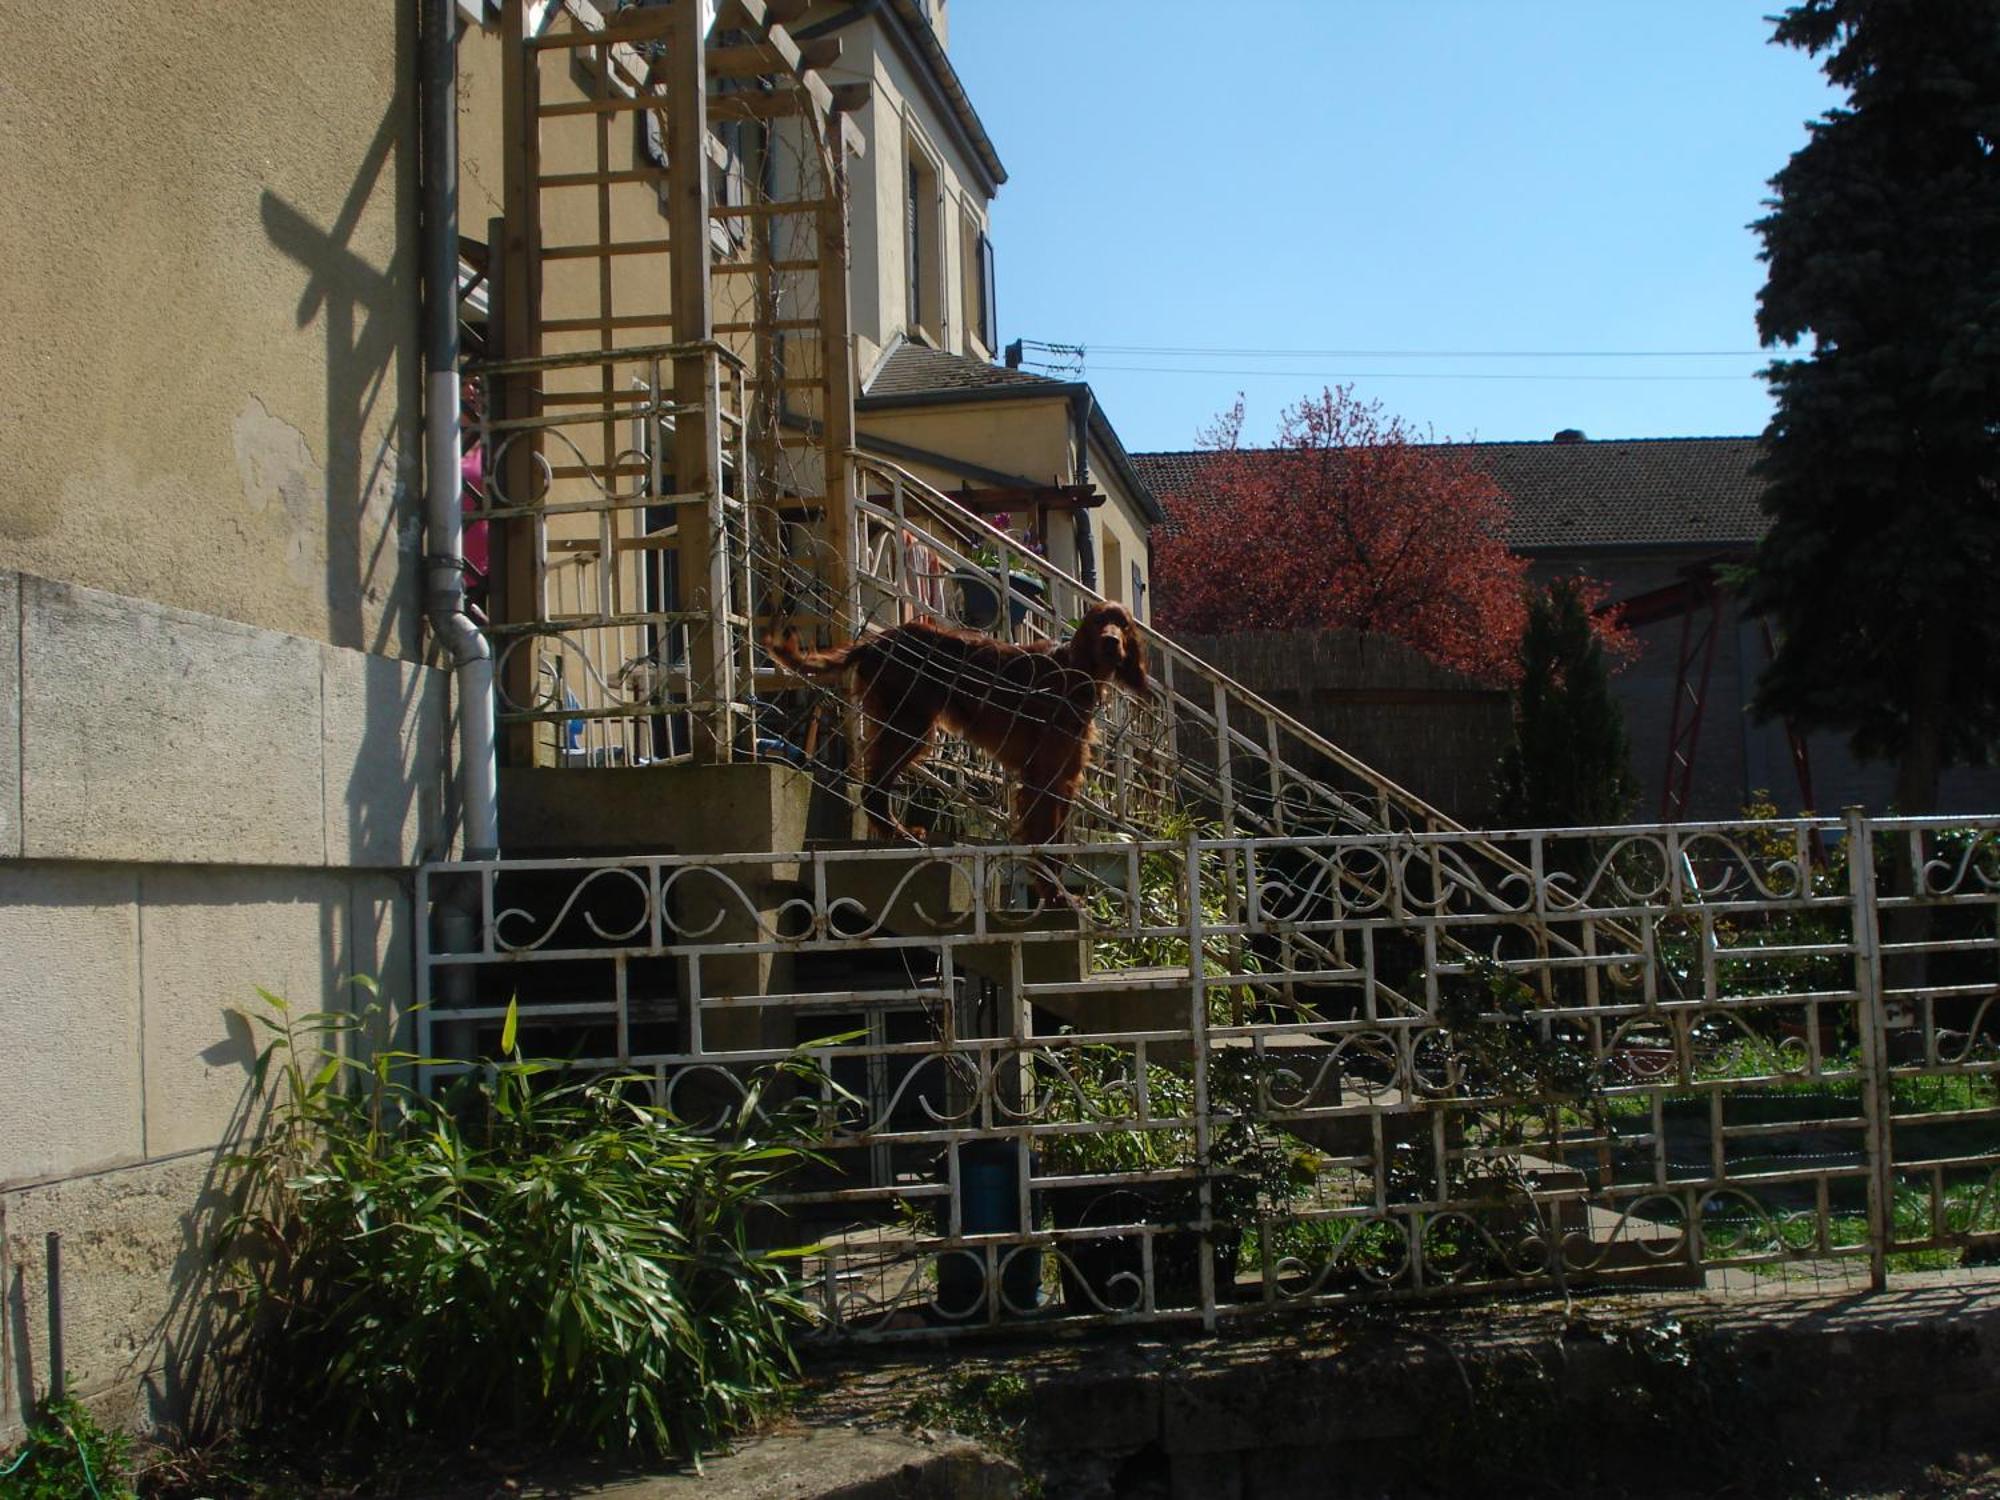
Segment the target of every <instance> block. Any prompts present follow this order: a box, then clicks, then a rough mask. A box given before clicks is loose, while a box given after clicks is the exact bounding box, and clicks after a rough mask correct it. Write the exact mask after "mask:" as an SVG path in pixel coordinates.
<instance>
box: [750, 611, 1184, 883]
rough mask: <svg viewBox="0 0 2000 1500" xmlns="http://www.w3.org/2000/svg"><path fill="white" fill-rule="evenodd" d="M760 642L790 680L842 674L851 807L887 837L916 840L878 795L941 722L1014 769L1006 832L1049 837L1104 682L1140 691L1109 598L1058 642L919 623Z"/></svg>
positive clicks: (1072, 792)
mask: <svg viewBox="0 0 2000 1500" xmlns="http://www.w3.org/2000/svg"><path fill="white" fill-rule="evenodd" d="M764 644H765V647H766V649H767V650H769V651H770V653H771V657H772V659H773V660H774V661H776V662H777V663H778V664H779V665H780V666H782V667H784V668H786V669H787V670H788V671H791V672H795V673H797V674H798V675H799V676H801V677H826V676H831V675H833V674H835V673H841V672H851V673H852V674H853V677H852V681H851V685H850V689H849V691H850V694H851V696H852V697H853V698H854V699H855V700H856V701H857V702H859V703H860V705H861V711H862V713H863V714H864V715H865V716H866V717H867V720H868V746H867V754H866V762H867V767H866V774H867V781H866V787H865V790H864V791H863V794H862V801H861V805H862V808H863V810H864V811H866V812H867V814H868V821H869V823H870V824H871V826H873V828H874V829H875V831H876V832H877V833H878V834H880V835H882V836H883V837H887V838H895V837H903V838H914V837H915V836H916V835H915V834H914V833H913V832H912V831H911V830H910V829H907V828H905V827H903V825H902V824H900V823H898V822H897V821H896V818H895V815H894V814H893V813H892V812H891V811H890V809H889V793H890V789H891V788H892V787H893V786H894V785H895V781H896V778H897V777H899V776H901V775H902V774H903V772H904V771H906V770H908V769H909V768H910V767H911V766H913V765H915V764H916V763H917V762H918V761H919V760H922V759H923V757H924V755H925V754H926V752H928V751H929V750H930V748H931V737H932V735H933V734H934V733H935V731H936V730H937V727H938V726H939V725H940V724H942V725H943V726H944V727H945V728H946V729H948V730H950V731H951V732H952V733H954V734H957V735H959V736H961V737H963V738H964V739H967V740H970V741H971V742H972V743H973V744H975V745H977V746H978V747H979V748H980V749H982V750H984V751H986V752H987V753H988V754H989V755H991V756H992V757H993V758H994V759H995V760H997V761H999V762H1000V764H1001V765H1002V766H1004V767H1006V768H1007V770H1009V771H1011V772H1013V773H1014V774H1015V775H1016V776H1018V777H1020V779H1021V785H1020V788H1019V789H1018V790H1017V791H1016V793H1015V797H1014V838H1015V840H1016V841H1017V842H1019V843H1023V844H1053V843H1057V842H1060V841H1061V839H1062V835H1063V830H1064V828H1065V826H1066V825H1067V824H1068V822H1069V814H1070V808H1071V806H1072V805H1073V804H1074V802H1075V800H1076V791H1077V787H1078V786H1079V785H1080V784H1081V783H1082V781H1083V773H1084V770H1085V768H1087V767H1088V766H1089V764H1090V742H1091V737H1092V732H1093V724H1092V721H1093V719H1094V717H1095V715H1096V713H1097V708H1098V704H1099V703H1100V702H1101V701H1102V699H1103V696H1104V689H1105V687H1106V685H1107V684H1116V685H1117V686H1118V687H1121V688H1123V689H1124V690H1125V691H1126V692H1128V693H1131V694H1133V695H1134V696H1135V697H1138V696H1143V695H1144V694H1146V693H1147V692H1149V691H1151V684H1150V683H1149V682H1148V681H1147V678H1146V653H1145V648H1144V647H1143V646H1142V645H1141V644H1140V642H1139V631H1138V627H1137V626H1136V625H1134V624H1133V623H1132V616H1131V615H1130V614H1128V613H1127V612H1126V610H1125V607H1124V606H1123V605H1120V604H1100V605H1097V606H1096V607H1095V608H1093V609H1092V610H1091V611H1090V613H1088V614H1087V615H1085V616H1084V617H1083V620H1082V622H1081V623H1080V624H1079V625H1078V626H1077V628H1076V634H1075V635H1073V636H1071V637H1070V638H1069V640H1068V641H1067V642H1065V643H1064V644H1062V645H1060V646H1053V645H1033V646H1015V645H1010V644H1008V643H1007V642H1005V641H996V640H994V639H993V638H992V637H991V636H985V635H976V634H974V633H973V632H971V631H968V630H954V629H951V628H950V627H948V626H944V625H935V624H932V623H931V622H930V621H928V620H915V621H912V622H911V623H910V624H907V625H898V626H897V627H896V628H895V629H893V630H884V631H879V632H877V633H875V634H873V635H869V636H865V637H863V638H862V639H861V640H858V641H853V642H850V643H849V644H847V645H845V646H839V647H836V648H834V649H833V650H831V651H804V650H801V649H800V648H799V644H798V641H797V639H796V638H795V637H794V635H793V634H792V633H791V632H790V631H787V632H786V633H785V636H784V638H783V639H781V640H770V639H767V640H766V641H765V643H764Z"/></svg>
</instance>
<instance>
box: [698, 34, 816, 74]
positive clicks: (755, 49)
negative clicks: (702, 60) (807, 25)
mask: <svg viewBox="0 0 2000 1500" xmlns="http://www.w3.org/2000/svg"><path fill="white" fill-rule="evenodd" d="M794 45H795V46H796V47H797V48H798V56H799V63H800V65H801V67H803V68H804V69H805V70H807V71H809V72H817V71H819V70H820V69H823V68H830V67H832V66H833V65H834V64H835V63H837V62H839V61H840V46H841V38H839V37H837V36H825V37H819V38H817V39H815V40H813V41H809V42H796V43H794ZM791 71H792V69H791V68H790V66H789V65H788V64H787V63H786V61H785V58H784V54H783V53H781V52H780V51H779V50H778V49H777V48H776V47H773V46H771V45H769V44H768V43H766V42H749V43H746V44H745V45H743V46H740V47H710V48H709V49H708V76H709V77H710V78H762V77H763V76H764V75H766V74H767V73H788V72H791Z"/></svg>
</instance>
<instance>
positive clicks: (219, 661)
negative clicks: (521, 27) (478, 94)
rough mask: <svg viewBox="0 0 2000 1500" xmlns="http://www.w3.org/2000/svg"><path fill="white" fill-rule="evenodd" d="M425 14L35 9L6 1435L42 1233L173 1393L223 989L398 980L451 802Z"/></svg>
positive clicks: (4, 385)
mask: <svg viewBox="0 0 2000 1500" xmlns="http://www.w3.org/2000/svg"><path fill="white" fill-rule="evenodd" d="M415 12H416V7H414V6H412V5H408V4H400V3H391V0H358V3H355V4H348V5H278V6H263V7H257V8H256V9H255V10H254V13H252V12H246V10H245V8H244V7H243V6H242V5H240V4H238V3H236V0H185V3H182V4H177V5H172V6H162V5H158V4H153V3H147V0H105V3H103V4H99V5H93V6H91V7H88V8H87V9H86V10H85V11H77V10H76V9H75V8H63V7H47V6H28V7H14V8H11V9H10V11H9V14H8V43H9V45H8V52H7V57H6V60H4V61H0V150H4V151H5V154H6V158H7V160H8V163H9V181H8V190H7V192H6V193H5V194H0V257H4V261H5V264H6V266H7V272H6V274H5V275H4V276H0V473H5V475H6V476H7V481H6V484H5V486H4V488H0V1040H4V1046H5V1049H6V1052H7V1064H6V1066H5V1067H4V1068H0V1440H5V1439H6V1438H7V1437H9V1436H11V1435H12V1434H13V1433H15V1432H17V1431H18V1429H19V1426H20V1423H21V1420H22V1416H23V1412H24V1410H25V1408H26V1407H27V1405H28V1404H29V1403H30V1402H31V1401H32V1400H33V1399H34V1397H35V1396H36V1395H37V1394H38V1393H39V1392H40V1391H42V1390H43V1389H45V1388H46V1386H47V1383H48V1379H49V1375H50V1371H49V1369H48V1363H47V1360H48V1354H47V1327H48V1308H47V1305H46V1301H45V1297H44V1282H43V1274H42V1257H43V1254H44V1243H45V1241H44V1236H45V1234H46V1233H48V1232H50V1231H54V1232H58V1233H60V1234H61V1235H62V1236H63V1254H64V1264H65V1277H64V1293H65V1304H66V1307H65V1318H64V1324H65V1333H66V1343H67V1363H68V1366H69V1369H70V1372H71V1374H72V1375H73V1376H74V1377H75V1384H74V1388H75V1389H78V1390H80V1391H81V1392H82V1393H83V1394H84V1395H86V1396H89V1397H93V1398H99V1399H101V1400H102V1401H103V1403H104V1404H105V1405H106V1406H107V1408H108V1409H109V1410H110V1411H111V1412H112V1413H113V1414H114V1415H116V1416H120V1417H139V1418H143V1419H166V1418H177V1417H179V1416H181V1415H182V1414H183V1413H184V1412H185V1410H186V1406H187V1401H188V1398H189V1396H190V1395H191V1386H192V1382H194V1380H195V1378H196V1370H197V1367H198V1363H199V1350H200V1347H201V1345H202V1342H203V1340H204V1339H205V1337H206V1332H207V1321H208V1309H209V1306H210V1304H209V1303H208V1301H207V1299H206V1298H205V1296H203V1295H202V1294H201V1286H200V1275H201V1267H202V1266H203V1265H204V1264H205V1263H206V1252H207V1246H208V1242H207V1236H208V1235H209V1234H210V1233H212V1230H213V1228H214V1226H215V1224H216V1222H217V1221H218V1217H219V1215H218V1213H217V1212H216V1207H217V1202H218V1200H217V1199H216V1197H215V1193H214V1190H215V1189H216V1187H217V1185H218V1176H217V1174H218V1171H219V1167H218V1153H217V1147H218V1146H219V1145H221V1144H223V1143H224V1142H225V1141H226V1140H228V1139H229V1137H230V1135H231V1132H232V1130H233V1128H234V1127H235V1126H236V1125H237V1124H239V1123H240V1122H241V1119H242V1110H243V1106H244V1105H245V1103H246V1099H245V1093H246V1086H247V1084H248V1080H249V1076H250V1073H249V1070H250V1067H251V1065H252V1062H253V1059H254V1055H255V1051H254V1047H255V1044H254V1042H253V1039H252V1036H251V1034H250V1032H249V1031H248V1029H247V1028H246V1027H245V1025H244V1024H243V1022H242V1021H241V1020H240V1019H238V1018H237V1017H236V1014H235V1012H236V1011H237V1010H238V1009H254V1008H255V1007H256V1005H257V1003H258V1002H257V994H256V992H257V990H258V989H259V988H260V987H261V988H264V989H268V990H271V991H273V992H275V993H280V994H284V995H286V996H287V997H288V998H289V999H290V1000H291V1001H292V1003H293V1004H294V1005H296V1006H299V1007H303V1008H307V1009H315V1008H322V1007H327V1006H334V1005H345V1004H349V1003H351V1002H352V1000H353V997H354V994H355V991H354V987H353V985H352V983H351V978H352V976H353V975H356V974H365V975H369V976H371V977H375V978H378V979H379V980H380V982H381V984H382V986H383V989H384V992H385V998H387V999H389V1000H391V1001H392V1002H394V1003H395V1004H398V1005H401V1004H406V1003H407V1002H408V1001H409V1000H410V999H411V998H412V996H411V987H412V973H413V967H412V953H413V946H412V921H413V918H412V911H411V891H410V882H409V870H410V867H411V866H412V865H414V864H415V863H416V862H418V861H419V860H421V859H422V858H424V857H426V856H427V855H428V854H433V853H440V852H443V851H444V850H445V849H446V848H447V847H448V845H449V840H450V816H451V810H450V809H449V808H448V807H447V805H446V800H445V794H444V785H445V779H446V756H447V746H448V742H449V735H450V727H451V726H450V718H451V703H450V696H449V682H448V679H447V676H446V674H445V673H443V672H442V671H440V670H438V669H436V668H435V667H434V666H432V665H428V664H426V657H425V654H424V641H423V636H422V633H421V625H420V620H419V615H418V610H419V604H420V589H419V587H418V581H419V580H418V566H417V565H418V558H419V554H420V547H421V501H420V482H421V473H420V469H421V451H422V445H421V432H420V427H419V424H420V422H421V417H422V400H421V396H422V390H421V372H420V359H419V356H418V326H419V325H418V287H417V265H418V237H417V179H416V116H415V108H414V89H415V78H416V69H415V46H416V32H415ZM494 56H495V58H496V59H497V53H495V54H494ZM496 166H497V164H496ZM494 180H495V182H496V183H497V180H498V179H497V170H496V171H495V173H494ZM475 232H476V231H475Z"/></svg>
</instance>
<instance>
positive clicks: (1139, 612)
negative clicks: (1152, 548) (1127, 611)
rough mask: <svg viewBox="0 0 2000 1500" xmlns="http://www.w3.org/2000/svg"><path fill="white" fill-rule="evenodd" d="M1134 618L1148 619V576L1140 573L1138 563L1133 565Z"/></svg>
mask: <svg viewBox="0 0 2000 1500" xmlns="http://www.w3.org/2000/svg"><path fill="white" fill-rule="evenodd" d="M1132 618H1133V619H1135V620H1144V619H1145V618H1146V575H1145V574H1144V573H1141V572H1140V571H1139V565H1138V564H1137V563H1133V564H1132Z"/></svg>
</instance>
